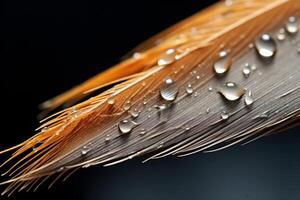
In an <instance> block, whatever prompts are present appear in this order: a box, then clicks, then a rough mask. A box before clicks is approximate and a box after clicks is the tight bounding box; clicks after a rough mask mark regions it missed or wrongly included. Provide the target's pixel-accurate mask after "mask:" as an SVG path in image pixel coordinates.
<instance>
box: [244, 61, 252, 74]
mask: <svg viewBox="0 0 300 200" xmlns="http://www.w3.org/2000/svg"><path fill="white" fill-rule="evenodd" d="M250 73H251V66H250V64H249V63H246V64H244V66H243V74H244V76H245V77H248V76H249V75H250Z"/></svg>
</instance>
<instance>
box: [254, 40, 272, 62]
mask: <svg viewBox="0 0 300 200" xmlns="http://www.w3.org/2000/svg"><path fill="white" fill-rule="evenodd" d="M255 48H256V50H257V52H258V54H259V55H260V56H261V57H263V58H270V57H273V56H274V55H275V53H276V43H275V41H274V39H273V38H272V37H271V36H270V35H269V34H263V35H262V36H260V37H259V38H258V39H256V41H255Z"/></svg>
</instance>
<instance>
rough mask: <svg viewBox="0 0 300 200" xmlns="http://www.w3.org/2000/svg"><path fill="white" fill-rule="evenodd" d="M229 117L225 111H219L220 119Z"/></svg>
mask: <svg viewBox="0 0 300 200" xmlns="http://www.w3.org/2000/svg"><path fill="white" fill-rule="evenodd" d="M228 118H229V114H228V113H227V112H226V111H225V110H223V111H222V112H221V119H222V120H226V119H228Z"/></svg>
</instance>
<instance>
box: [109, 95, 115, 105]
mask: <svg viewBox="0 0 300 200" xmlns="http://www.w3.org/2000/svg"><path fill="white" fill-rule="evenodd" d="M107 103H108V104H109V105H113V104H114V103H115V99H114V95H110V96H109V97H108V98H107Z"/></svg>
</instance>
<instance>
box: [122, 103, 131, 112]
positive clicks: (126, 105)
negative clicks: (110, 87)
mask: <svg viewBox="0 0 300 200" xmlns="http://www.w3.org/2000/svg"><path fill="white" fill-rule="evenodd" d="M130 107H131V103H130V101H126V102H125V103H124V105H123V109H124V110H129V109H130Z"/></svg>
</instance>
